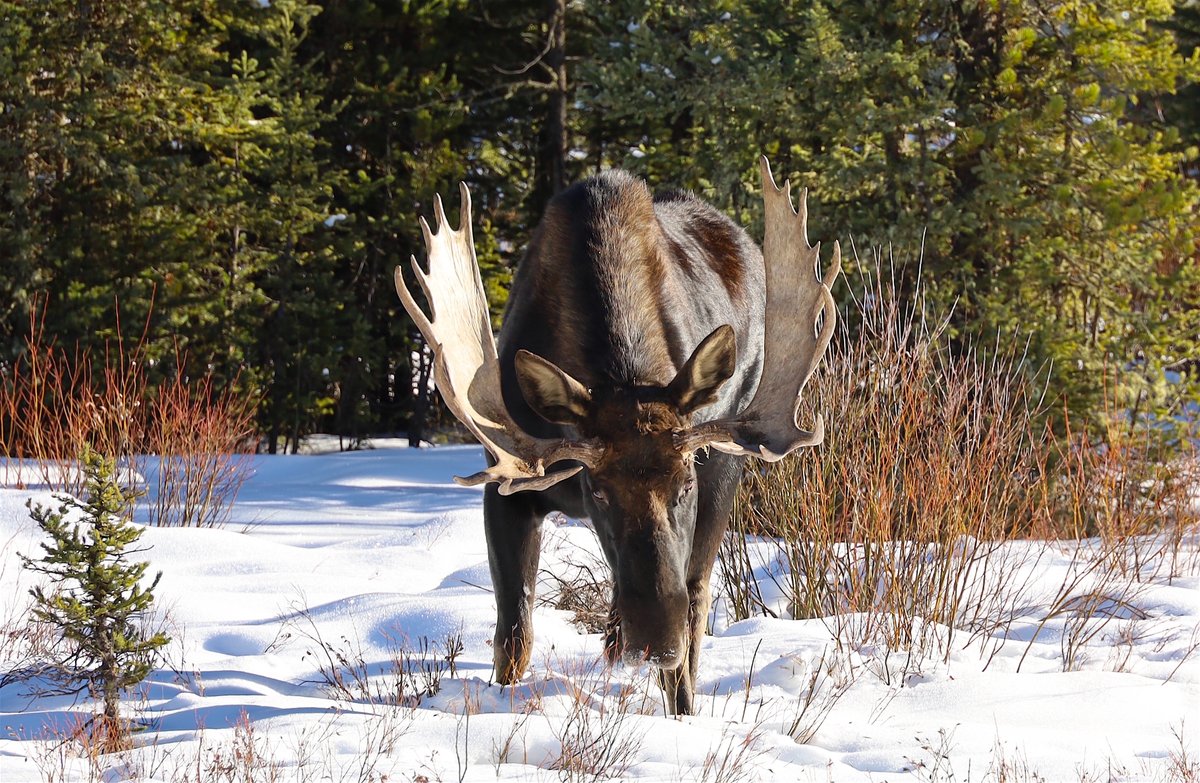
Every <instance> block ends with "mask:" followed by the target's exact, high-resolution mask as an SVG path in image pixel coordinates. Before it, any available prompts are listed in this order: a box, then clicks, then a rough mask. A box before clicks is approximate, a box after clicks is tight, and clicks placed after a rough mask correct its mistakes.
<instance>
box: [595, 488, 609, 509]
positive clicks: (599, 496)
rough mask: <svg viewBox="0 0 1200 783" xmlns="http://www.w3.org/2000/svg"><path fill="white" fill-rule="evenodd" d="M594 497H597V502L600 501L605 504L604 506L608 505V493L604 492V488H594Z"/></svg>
mask: <svg viewBox="0 0 1200 783" xmlns="http://www.w3.org/2000/svg"><path fill="white" fill-rule="evenodd" d="M592 497H593V498H594V499H595V501H596V502H597V503H599V504H600V505H604V506H606V505H608V495H606V494H604V490H602V489H598V488H597V489H593V490H592Z"/></svg>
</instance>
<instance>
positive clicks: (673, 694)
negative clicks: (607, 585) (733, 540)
mask: <svg viewBox="0 0 1200 783" xmlns="http://www.w3.org/2000/svg"><path fill="white" fill-rule="evenodd" d="M743 461H744V460H743V459H742V458H741V457H735V456H730V455H728V454H711V455H709V456H708V458H707V459H706V460H705V461H704V462H703V463H702V464H699V465H698V466H697V474H698V475H699V478H700V485H701V487H703V489H702V491H701V493H700V496H699V498H698V506H697V509H696V534H695V536H694V537H693V539H692V555H691V558H690V559H689V562H688V640H687V647H688V648H687V654H686V655H685V656H684V659H683V660H682V661H681V662H680V664H679V667H678V668H676V669H673V670H671V671H663V672H660V674H659V682H660V683H661V684H662V687H663V693H664V696H665V698H666V702H667V712H668V713H669V714H673V715H690V714H692V711H693V710H694V709H695V700H696V674H697V672H698V671H699V669H700V647H701V645H702V644H703V642H704V631H705V630H706V628H707V626H708V612H709V609H710V608H711V607H712V589H711V583H712V569H713V564H714V563H715V562H716V559H717V552H719V551H720V549H721V541H722V540H723V539H724V537H725V531H726V530H727V529H728V528H729V517H730V514H731V513H732V512H733V498H734V495H735V494H736V493H737V486H738V482H739V480H740V479H741V475H742V462H743Z"/></svg>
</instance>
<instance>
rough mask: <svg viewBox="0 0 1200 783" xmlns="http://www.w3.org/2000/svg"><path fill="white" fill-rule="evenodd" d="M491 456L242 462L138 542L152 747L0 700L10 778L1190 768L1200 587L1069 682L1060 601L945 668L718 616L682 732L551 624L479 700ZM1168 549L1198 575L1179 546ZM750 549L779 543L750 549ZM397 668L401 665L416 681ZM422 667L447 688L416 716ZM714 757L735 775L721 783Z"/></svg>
mask: <svg viewBox="0 0 1200 783" xmlns="http://www.w3.org/2000/svg"><path fill="white" fill-rule="evenodd" d="M482 463H483V458H482V453H481V451H480V449H479V448H477V447H466V446H451V447H438V448H427V449H407V448H403V447H402V443H401V442H399V441H390V442H387V443H386V444H384V447H381V448H375V449H372V450H364V451H357V452H347V453H325V454H309V455H300V456H274V457H268V456H258V457H255V458H254V463H253V464H254V475H253V477H252V478H251V479H250V481H248V483H247V484H246V485H245V486H244V488H243V490H242V492H241V494H240V496H239V498H238V501H237V504H236V506H235V507H234V509H233V513H232V519H231V521H230V522H229V524H227V525H226V526H225V527H224V528H221V529H190V528H188V529H181V528H146V529H145V532H144V535H143V537H142V539H141V541H140V544H141V545H144V546H145V547H146V548H147V549H146V551H145V552H144V553H143V554H141V555H140V557H144V558H147V559H149V560H150V562H151V568H150V571H151V572H152V573H153V572H156V571H162V573H163V577H162V581H161V582H160V584H159V586H158V588H157V590H156V595H157V597H158V605H159V607H160V611H159V619H160V620H161V621H162V622H163V623H164V624H165V626H166V629H167V631H168V632H169V633H170V634H171V636H172V637H173V642H172V644H171V646H170V648H169V652H168V655H167V659H166V661H167V662H166V664H165V665H163V666H161V667H160V668H159V669H158V670H157V671H155V672H154V673H153V674H152V675H151V677H150V678H149V680H148V681H147V683H146V684H145V687H144V688H143V689H142V690H141V692H139V693H138V694H133V695H131V697H130V699H129V700H128V702H127V704H128V705H129V707H130V714H131V715H136V716H137V718H138V719H139V721H141V722H142V723H143V724H144V725H145V726H146V728H145V730H144V731H142V732H140V733H139V734H138V735H137V744H138V746H139V747H138V748H137V749H136V750H134V751H132V752H129V753H124V754H114V755H111V756H107V757H103V758H101V759H99V760H97V761H95V762H92V761H90V760H88V759H87V758H86V757H79V756H78V755H75V754H72V753H71V752H69V750H70V748H71V747H73V746H72V744H70V743H64V742H62V741H61V738H62V737H63V736H64V735H66V734H68V733H69V732H70V731H71V729H72V727H73V726H75V725H77V724H78V722H79V721H80V719H81V716H86V715H87V714H88V713H87V709H88V707H89V705H88V704H85V703H75V702H73V701H72V700H71V699H69V698H65V697H54V696H43V697H40V698H35V697H31V696H27V695H26V687H25V686H23V685H20V684H11V685H7V686H5V687H4V688H3V689H2V690H0V702H2V703H0V713H2V714H0V725H3V726H4V733H3V738H0V779H2V780H3V781H5V783H19V782H20V781H34V780H43V779H51V777H52V776H51V775H50V774H48V773H47V772H46V771H45V770H47V769H60V770H62V771H63V772H65V778H66V779H67V780H92V779H103V780H105V781H109V782H110V783H116V781H122V780H161V781H172V780H185V779H193V780H194V779H195V774H193V776H192V777H191V778H188V777H187V774H188V772H187V770H189V769H190V770H192V772H193V773H194V772H195V770H197V769H204V770H208V771H207V772H206V773H205V775H203V776H202V778H203V779H213V780H216V779H227V778H222V777H220V775H219V774H218V772H219V769H220V764H221V763H222V762H224V763H228V760H229V759H231V758H241V759H245V757H246V754H245V753H244V752H243V753H242V755H240V756H238V755H237V754H236V753H234V751H233V747H234V743H235V742H237V741H241V742H242V743H243V745H242V747H243V748H245V747H247V745H246V744H245V743H247V742H249V743H251V744H252V746H253V747H254V749H255V754H256V755H255V763H256V764H259V765H260V766H259V767H256V768H255V769H256V770H257V771H255V774H254V775H250V774H249V773H247V775H246V776H244V777H242V778H237V779H239V780H241V779H246V780H250V779H254V780H269V779H279V780H321V779H331V780H364V781H365V780H383V779H385V777H386V779H387V780H389V781H401V780H402V781H409V780H422V779H425V780H438V779H441V780H465V781H484V780H488V781H490V780H496V779H501V780H558V779H560V777H569V776H570V775H569V773H566V772H562V771H558V770H555V769H553V767H554V766H555V765H556V762H557V764H558V765H559V766H562V765H563V764H564V763H565V762H563V761H562V760H561V757H562V756H563V750H564V746H565V747H566V748H567V749H571V748H579V747H581V746H582V745H584V744H586V743H582V742H580V741H579V740H580V738H588V737H591V738H594V737H597V736H599V737H604V738H607V740H608V742H607V743H603V744H602V745H603V746H605V747H607V748H608V754H607V756H605V755H603V754H601V756H599V757H596V758H593V759H592V763H593V764H595V765H597V766H599V767H601V768H602V769H603V771H605V772H606V773H607V774H608V775H609V776H611V777H618V778H621V779H631V780H685V781H686V780H718V779H726V780H755V779H757V780H778V781H794V780H813V781H818V780H820V781H824V780H836V781H876V782H878V781H887V780H934V779H937V780H951V779H955V780H960V781H965V780H988V779H992V780H999V779H1013V778H1014V777H1019V776H1017V775H1016V773H1015V772H1014V770H1026V771H1027V772H1029V773H1030V774H1029V779H1033V777H1032V773H1036V774H1037V775H1039V776H1041V777H1040V779H1044V780H1047V781H1060V780H1066V781H1073V780H1080V779H1099V778H1100V777H1101V776H1104V777H1105V779H1115V780H1167V779H1171V778H1170V775H1169V770H1170V769H1171V767H1172V765H1173V764H1177V762H1176V761H1172V758H1173V757H1174V758H1176V759H1177V758H1178V757H1179V754H1181V753H1183V752H1186V753H1187V754H1188V756H1189V757H1190V758H1192V759H1195V758H1196V757H1197V755H1198V749H1200V743H1198V741H1197V739H1196V737H1197V733H1198V732H1200V653H1197V647H1200V630H1198V629H1200V590H1198V588H1200V578H1198V577H1197V575H1196V572H1197V569H1196V568H1195V567H1191V568H1184V569H1182V571H1183V572H1184V573H1182V574H1181V575H1177V576H1175V577H1174V578H1172V579H1170V580H1167V579H1157V580H1154V581H1151V582H1150V583H1148V584H1146V585H1143V586H1142V587H1141V588H1139V590H1138V591H1137V593H1136V595H1135V597H1134V599H1133V600H1132V601H1131V602H1128V603H1115V604H1113V606H1112V607H1110V608H1112V609H1113V610H1114V613H1115V614H1116V616H1115V617H1114V618H1112V619H1110V620H1109V621H1108V624H1107V625H1106V626H1105V628H1104V631H1103V632H1102V633H1099V634H1097V635H1096V637H1094V638H1093V639H1091V640H1090V641H1089V642H1088V643H1087V644H1086V645H1085V649H1084V652H1085V653H1086V654H1085V655H1083V656H1082V663H1081V665H1080V666H1079V667H1078V668H1077V670H1073V671H1064V670H1063V669H1064V667H1063V661H1062V659H1063V654H1064V643H1065V642H1064V639H1065V634H1066V623H1068V622H1070V621H1071V619H1072V616H1073V615H1072V606H1074V607H1075V608H1076V609H1078V604H1072V603H1071V601H1070V600H1068V601H1065V602H1062V605H1061V606H1060V611H1059V613H1057V614H1055V615H1053V616H1048V615H1050V614H1051V612H1050V610H1049V609H1048V604H1047V603H1045V602H1043V603H1041V604H1040V605H1036V604H1035V605H1029V606H1023V607H1019V616H1017V617H1016V619H1015V620H1014V621H1013V623H1012V625H1011V628H1010V629H1009V633H1008V635H1007V638H988V639H984V640H980V639H975V640H973V641H971V642H968V641H967V639H966V634H963V633H959V634H958V635H957V636H955V637H954V639H955V641H954V642H953V647H952V648H951V652H950V654H949V655H948V656H945V657H943V656H934V657H932V658H931V659H925V660H921V661H916V662H914V661H913V660H911V659H909V658H906V657H905V655H904V653H903V651H900V652H895V651H893V652H892V653H891V654H888V653H887V651H886V650H882V649H868V648H862V649H848V648H847V646H846V645H845V644H844V643H840V640H839V638H838V634H837V628H838V627H839V623H841V624H842V625H844V624H845V623H848V622H852V621H853V620H854V619H855V618H853V617H845V616H843V617H840V618H821V619H810V620H790V619H777V618H767V617H757V618H751V619H747V620H742V621H741V622H736V623H729V622H727V619H726V618H727V617H728V613H727V607H722V606H720V605H718V607H717V609H716V611H715V614H714V625H715V634H714V635H712V636H708V637H706V638H705V641H704V648H703V653H702V658H701V664H700V679H699V683H698V691H699V692H700V693H701V694H702V695H701V696H699V698H698V706H697V714H696V715H695V716H692V717H687V718H681V719H671V718H667V717H664V716H663V714H662V703H661V698H660V696H659V692H658V690H657V687H656V685H655V684H654V682H653V678H652V675H651V674H650V672H648V671H647V670H645V669H636V668H629V667H624V666H618V667H616V668H615V669H608V668H606V667H605V666H604V665H603V664H602V662H601V656H600V650H601V638H600V636H599V635H598V634H587V633H583V632H581V631H580V630H579V629H578V628H577V627H576V625H575V624H574V623H573V615H572V614H571V613H570V612H567V611H560V610H557V609H554V608H552V607H550V606H545V605H543V606H539V608H538V609H537V611H536V613H535V628H536V633H537V646H536V650H535V653H534V657H533V666H532V670H531V672H530V673H529V674H528V675H527V676H526V678H525V679H524V681H523V682H522V683H520V684H519V685H518V686H516V687H512V688H502V687H499V686H496V685H492V684H491V682H490V678H491V659H492V652H491V647H490V644H491V638H492V634H493V630H494V629H493V624H494V621H495V606H494V603H493V600H492V594H491V588H490V576H489V571H488V565H487V549H486V545H485V542H484V537H483V522H482V508H481V501H482V493H481V491H480V490H479V489H478V488H464V487H460V486H458V485H456V484H454V483H453V481H452V480H451V477H452V476H453V475H456V474H457V475H465V474H468V473H472V472H474V471H475V470H477V469H478V467H479V466H480V465H482ZM9 467H12V466H9ZM30 476H31V473H30V472H28V471H26V472H25V473H24V474H21V473H19V472H18V471H16V470H4V469H3V468H0V479H4V478H5V477H8V478H7V480H8V481H9V484H8V485H7V486H5V485H0V547H2V553H0V622H3V621H4V620H7V621H8V624H9V625H8V627H9V628H12V627H14V624H16V623H18V622H19V621H20V620H21V617H22V614H23V613H24V612H25V611H26V610H27V607H28V600H27V595H26V593H27V590H28V588H29V586H30V584H32V582H31V581H30V580H31V576H30V575H29V574H28V573H26V572H24V571H23V570H22V569H21V567H20V561H19V560H18V558H17V553H26V554H36V553H37V551H38V540H39V538H38V532H37V530H36V528H35V526H34V524H33V523H32V521H31V520H30V519H29V516H28V510H27V509H26V507H25V503H26V501H27V500H29V499H33V501H34V502H35V503H42V504H44V505H49V504H51V503H53V499H52V496H51V494H50V493H49V492H48V491H46V490H45V489H44V488H39V487H36V486H34V487H31V488H28V489H21V488H16V487H17V486H23V485H18V484H17V480H18V479H20V480H23V481H29V480H30ZM1036 546H1043V545H1037V544H1032V543H1028V544H1011V545H1009V547H1012V548H1013V549H1012V551H1013V552H1017V551H1018V548H1020V547H1027V548H1030V547H1036ZM1184 546H1185V551H1186V552H1188V553H1190V554H1191V555H1192V556H1194V555H1195V553H1196V551H1197V543H1196V541H1195V540H1194V539H1193V540H1190V541H1189V542H1188V543H1186V544H1185V545H1184ZM762 547H768V548H769V542H761V541H758V542H754V543H752V549H755V548H762ZM755 551H757V550H756V549H755ZM764 551H766V550H765V549H764ZM599 560H600V554H599V548H598V545H597V544H596V541H595V537H594V535H593V533H592V532H591V531H590V529H589V528H588V527H587V526H586V525H585V524H584V523H582V522H579V521H576V520H569V519H566V518H563V517H560V516H555V517H551V518H549V519H547V521H546V522H545V530H544V544H543V563H542V565H543V568H544V569H546V570H547V572H548V573H552V574H556V575H558V576H559V577H562V578H567V577H569V576H570V575H571V574H572V573H575V570H576V569H577V566H578V565H579V564H585V565H592V566H594V564H595V563H598V562H599ZM762 562H764V563H768V560H767V558H766V556H764V558H763V561H762ZM1071 563H1072V559H1071V557H1070V556H1069V553H1068V552H1067V550H1066V549H1064V548H1063V547H1062V546H1061V545H1060V546H1058V547H1057V548H1053V549H1051V550H1047V552H1046V553H1045V554H1044V556H1042V557H1041V558H1040V559H1038V560H1037V561H1036V565H1035V566H1034V567H1033V568H1031V574H1030V578H1031V579H1033V580H1035V581H1038V582H1039V583H1040V584H1042V585H1043V587H1042V589H1041V590H1040V591H1034V593H1033V594H1037V595H1042V596H1051V597H1052V596H1053V595H1054V594H1055V590H1057V589H1058V586H1059V585H1061V584H1062V582H1063V579H1064V575H1066V574H1067V573H1068V570H1069V569H1070V568H1071V567H1072V566H1071ZM767 571H773V573H774V576H775V578H776V579H777V578H778V576H779V574H778V571H779V565H778V564H777V563H776V564H774V565H771V564H769V563H768V565H764V566H763V567H762V568H760V569H759V573H760V578H761V579H762V582H763V590H764V594H765V595H767V596H768V597H769V596H771V595H775V597H776V598H779V600H780V601H781V602H782V598H781V597H779V596H778V595H777V594H772V593H771V592H770V589H769V588H771V586H772V585H773V584H774V583H773V581H772V579H771V577H770V576H769V575H768V574H767ZM549 581H552V580H549V579H548V580H547V583H549ZM777 592H778V591H776V593H777ZM1073 598H1074V597H1073ZM768 600H774V599H772V598H770V597H769V598H768ZM597 608H598V609H601V610H602V609H603V607H597ZM779 608H780V609H781V610H782V609H783V608H784V607H783V606H782V605H780V606H779ZM1116 610H1120V611H1116ZM1096 611H1097V610H1093V613H1094V614H1093V616H1095V612H1096ZM930 630H931V632H932V633H945V632H946V631H947V629H944V628H938V627H931V629H930ZM1118 638H1120V639H1123V640H1125V641H1124V642H1121V643H1118V641H1117V640H1118ZM456 639H461V651H460V652H459V653H458V654H457V655H456V656H452V657H454V666H453V670H449V665H448V664H447V663H446V661H445V657H446V650H447V648H448V647H453V646H454V644H455V641H454V640H456ZM842 641H844V640H842ZM8 649H10V648H5V647H0V653H2V652H4V651H5V650H8ZM422 650H424V651H425V652H424V654H422V652H421V651H422ZM992 652H994V655H992V654H991V653H992ZM338 655H342V656H343V657H344V659H345V661H346V662H347V663H348V664H350V669H349V670H348V671H347V673H346V674H345V679H344V681H345V682H346V683H347V687H346V691H345V692H343V693H341V694H340V695H339V694H337V693H334V692H332V690H331V689H330V688H329V687H328V686H327V684H326V683H324V682H323V680H322V674H321V672H320V668H319V666H320V663H321V662H322V661H324V660H329V656H333V658H334V659H335V660H336V656H338ZM1022 658H1024V660H1023V661H1022ZM397 659H399V660H401V661H407V663H408V664H409V666H410V669H411V673H410V675H408V676H407V679H405V678H401V677H400V676H399V675H397V674H396V672H397V664H396V661H397ZM422 664H423V665H424V667H425V668H424V670H422V668H421V665H422ZM9 667H11V663H10V664H8V665H6V667H5V669H7V668H9ZM439 668H440V669H442V670H443V671H442V674H441V682H440V689H439V690H437V692H436V693H433V694H429V693H426V694H424V695H422V696H418V692H420V691H422V690H426V691H427V690H430V689H429V688H428V687H427V686H428V684H429V682H430V678H436V675H435V674H430V673H429V672H432V671H434V670H437V669H439ZM326 671H329V669H328V668H327V669H326ZM422 671H425V672H426V673H425V674H422ZM355 675H358V676H361V681H356V680H355ZM402 680H403V681H402ZM358 682H361V687H359V684H356V683H358ZM405 683H407V684H405ZM397 688H399V689H400V690H401V693H400V694H399V695H397ZM806 700H811V701H813V702H814V703H816V704H820V705H822V709H824V710H826V711H827V714H824V720H823V722H822V721H820V720H819V719H817V713H816V708H815V707H814V708H813V709H812V710H810V711H809V712H807V713H805V712H804V704H805V703H806ZM797 716H800V717H799V719H798V720H797ZM793 721H796V722H797V723H799V724H801V725H800V728H796V727H794V726H793V725H792V724H793ZM796 734H798V735H801V739H802V740H803V741H797V739H795V738H794V736H793V735H796ZM806 735H811V736H806ZM1176 735H1179V736H1178V737H1177V736H1176ZM56 737H57V738H58V739H57V740H56V739H55V738H56ZM601 749H603V748H601ZM722 764H724V765H725V768H726V769H727V770H728V769H731V768H732V769H735V773H728V774H727V777H725V778H720V777H719V774H718V773H719V772H720V771H721V765H722ZM96 766H98V767H99V769H100V770H101V774H96ZM1004 770H1007V773H1006V774H1007V775H1008V777H1007V778H1004V777H1003V776H1002V774H1001V773H1002V772H1004ZM268 772H271V774H272V775H274V776H275V777H274V778H272V777H271V775H268V774H267V773H268ZM55 774H58V773H55ZM989 775H990V777H989ZM54 779H58V778H54ZM228 779H233V778H228ZM575 779H586V776H580V775H577V776H576V777H575ZM1180 779H1181V778H1180Z"/></svg>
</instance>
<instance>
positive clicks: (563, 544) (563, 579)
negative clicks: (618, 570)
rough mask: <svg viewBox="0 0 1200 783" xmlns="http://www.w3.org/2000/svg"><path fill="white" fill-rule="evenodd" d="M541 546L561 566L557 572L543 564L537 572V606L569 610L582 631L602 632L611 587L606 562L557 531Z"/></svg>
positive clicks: (606, 621) (605, 625)
mask: <svg viewBox="0 0 1200 783" xmlns="http://www.w3.org/2000/svg"><path fill="white" fill-rule="evenodd" d="M543 546H544V548H545V549H546V550H553V551H554V552H555V553H556V554H557V555H558V556H559V559H560V560H561V561H562V565H563V568H562V569H560V571H561V573H556V572H555V571H554V570H551V569H550V568H547V567H545V566H543V567H542V568H541V569H540V570H539V571H538V589H537V603H538V605H539V606H549V607H551V608H553V609H558V610H561V611H567V612H571V613H572V615H573V616H574V622H575V625H577V626H578V627H579V628H580V629H581V630H583V631H584V632H585V633H603V632H604V631H605V629H606V628H607V625H608V617H609V612H608V608H609V603H610V602H611V599H612V590H613V584H612V572H611V571H610V570H609V567H608V563H606V562H604V559H603V558H602V557H599V556H597V555H596V554H595V553H594V552H592V551H589V550H587V549H585V548H583V547H580V546H576V545H575V544H574V542H572V541H571V540H570V539H569V538H567V537H566V536H564V535H561V534H559V533H558V532H557V530H556V531H554V532H551V533H550V534H549V535H548V536H547V537H546V543H545V544H544V545H543Z"/></svg>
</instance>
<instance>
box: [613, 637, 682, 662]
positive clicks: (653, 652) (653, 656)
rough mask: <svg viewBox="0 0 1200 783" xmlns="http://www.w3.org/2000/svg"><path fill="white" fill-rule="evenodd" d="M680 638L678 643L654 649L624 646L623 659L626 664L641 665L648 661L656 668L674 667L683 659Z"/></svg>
mask: <svg viewBox="0 0 1200 783" xmlns="http://www.w3.org/2000/svg"><path fill="white" fill-rule="evenodd" d="M682 650H683V644H682V640H680V643H678V644H672V645H669V646H666V647H660V648H658V649H654V648H651V647H641V648H637V647H633V646H626V648H625V653H624V660H625V663H626V665H629V666H641V665H642V664H643V663H648V664H650V665H651V666H653V667H654V668H656V669H674V668H676V667H677V666H679V664H680V662H681V661H682V660H683V652H682Z"/></svg>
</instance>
